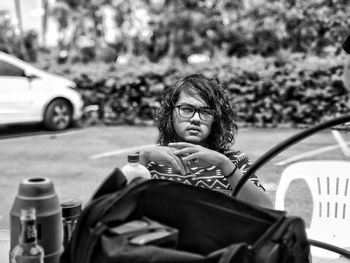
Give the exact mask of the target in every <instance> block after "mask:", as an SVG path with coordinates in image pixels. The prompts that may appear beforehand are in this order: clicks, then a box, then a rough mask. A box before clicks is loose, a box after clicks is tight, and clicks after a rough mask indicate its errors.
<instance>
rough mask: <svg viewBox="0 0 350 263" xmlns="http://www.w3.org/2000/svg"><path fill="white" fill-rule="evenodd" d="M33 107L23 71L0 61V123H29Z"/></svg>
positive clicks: (27, 80)
mask: <svg viewBox="0 0 350 263" xmlns="http://www.w3.org/2000/svg"><path fill="white" fill-rule="evenodd" d="M33 106H34V105H33V99H32V96H31V87H30V81H29V79H28V78H27V77H26V76H25V72H24V70H23V69H21V68H19V67H17V66H15V65H13V64H10V63H8V62H6V61H3V60H0V123H16V122H25V121H30V119H31V118H32V116H33Z"/></svg>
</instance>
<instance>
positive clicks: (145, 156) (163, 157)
mask: <svg viewBox="0 0 350 263" xmlns="http://www.w3.org/2000/svg"><path fill="white" fill-rule="evenodd" d="M175 151H176V149H175V148H173V147H167V146H156V147H152V148H148V149H146V150H144V151H142V152H141V153H140V161H141V163H142V164H144V165H147V163H148V162H151V161H154V162H156V163H158V164H163V165H166V166H170V167H172V168H173V169H175V170H176V171H179V172H181V174H182V175H186V174H188V173H189V168H188V167H187V165H186V166H185V165H184V163H183V161H182V160H181V158H180V157H179V156H177V155H175V154H174V152H175Z"/></svg>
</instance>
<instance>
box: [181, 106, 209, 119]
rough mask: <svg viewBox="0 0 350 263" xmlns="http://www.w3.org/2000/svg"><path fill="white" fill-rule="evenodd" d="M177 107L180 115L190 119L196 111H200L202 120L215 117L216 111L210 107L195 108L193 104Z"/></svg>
mask: <svg viewBox="0 0 350 263" xmlns="http://www.w3.org/2000/svg"><path fill="white" fill-rule="evenodd" d="M175 108H177V110H178V113H179V115H180V117H182V118H186V119H190V118H192V117H193V116H194V115H195V114H196V112H198V115H199V118H200V119H201V120H202V121H211V120H212V119H213V118H214V111H213V110H211V109H208V108H195V107H193V106H191V105H177V106H175Z"/></svg>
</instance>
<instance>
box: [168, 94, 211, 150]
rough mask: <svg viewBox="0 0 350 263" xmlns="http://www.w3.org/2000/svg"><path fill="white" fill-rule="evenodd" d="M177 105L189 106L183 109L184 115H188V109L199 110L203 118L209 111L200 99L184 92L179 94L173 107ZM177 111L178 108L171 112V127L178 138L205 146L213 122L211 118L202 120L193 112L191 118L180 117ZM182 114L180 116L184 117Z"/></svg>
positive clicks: (197, 113)
mask: <svg viewBox="0 0 350 263" xmlns="http://www.w3.org/2000/svg"><path fill="white" fill-rule="evenodd" d="M179 105H186V106H189V107H188V108H186V107H185V108H184V109H185V111H183V112H184V113H188V109H200V110H201V115H202V116H204V115H205V114H206V113H207V111H208V109H209V106H208V105H207V103H206V102H205V101H204V100H203V99H201V98H200V97H193V96H191V95H188V94H186V93H184V92H181V94H180V97H179V99H178V101H177V102H176V103H175V106H179ZM179 110H180V109H179V108H178V107H175V109H174V110H173V127H174V130H175V132H176V134H177V135H178V137H179V138H180V139H181V140H183V141H185V142H189V143H194V144H200V145H205V144H206V140H207V138H208V136H209V134H210V132H211V126H212V124H213V121H214V120H213V118H209V119H208V120H202V119H201V118H200V116H199V112H198V111H197V112H195V113H194V115H193V116H192V117H182V116H180V115H179ZM184 113H182V115H186V114H184ZM189 115H191V114H189ZM202 118H203V117H202Z"/></svg>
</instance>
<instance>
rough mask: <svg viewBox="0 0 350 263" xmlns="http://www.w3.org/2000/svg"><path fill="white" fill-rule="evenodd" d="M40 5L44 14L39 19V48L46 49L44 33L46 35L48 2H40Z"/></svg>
mask: <svg viewBox="0 0 350 263" xmlns="http://www.w3.org/2000/svg"><path fill="white" fill-rule="evenodd" d="M41 5H42V8H43V10H44V14H43V16H42V17H41V34H42V35H41V40H42V43H41V46H42V47H43V48H44V49H45V48H46V33H47V19H48V9H49V3H48V0H41Z"/></svg>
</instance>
